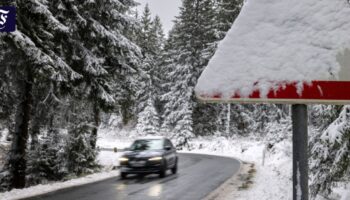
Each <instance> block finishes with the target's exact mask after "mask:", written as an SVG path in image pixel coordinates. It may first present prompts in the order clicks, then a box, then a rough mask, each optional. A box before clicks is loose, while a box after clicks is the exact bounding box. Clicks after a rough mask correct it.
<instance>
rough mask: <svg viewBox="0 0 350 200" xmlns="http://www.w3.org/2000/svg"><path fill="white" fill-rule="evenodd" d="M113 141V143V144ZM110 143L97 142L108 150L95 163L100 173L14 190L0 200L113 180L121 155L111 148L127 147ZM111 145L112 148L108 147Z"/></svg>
mask: <svg viewBox="0 0 350 200" xmlns="http://www.w3.org/2000/svg"><path fill="white" fill-rule="evenodd" d="M113 141H114V142H113ZM113 141H110V140H108V139H107V138H103V139H101V140H99V144H100V147H101V148H106V149H110V150H103V151H100V153H99V155H98V157H97V161H98V163H99V164H100V165H101V166H102V167H103V168H102V170H101V172H99V173H95V174H91V175H88V176H84V177H81V178H76V179H72V180H68V181H64V182H52V183H49V184H44V185H36V186H32V187H29V188H25V189H15V190H11V191H9V192H5V193H0V199H1V200H15V199H22V198H28V197H33V196H38V195H42V194H46V193H49V192H54V191H57V190H61V189H65V188H71V187H76V186H80V185H85V184H89V183H94V182H98V181H102V180H105V179H109V178H113V177H117V176H119V171H118V170H115V168H116V167H117V166H118V165H119V162H118V158H119V157H120V155H121V154H122V153H120V152H114V151H113V150H112V148H115V147H116V148H117V149H122V148H125V147H126V146H128V145H129V143H128V142H125V143H122V142H120V141H119V142H115V141H117V140H113ZM109 143H110V144H111V145H112V146H110V145H108V144H109ZM101 144H102V145H103V144H105V146H101Z"/></svg>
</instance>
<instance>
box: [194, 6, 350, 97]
mask: <svg viewBox="0 0 350 200" xmlns="http://www.w3.org/2000/svg"><path fill="white" fill-rule="evenodd" d="M349 18H350V4H349V3H348V1H347V0H333V1H329V0H305V1H290V0H259V1H257V0H248V1H246V3H245V4H244V6H243V8H242V11H241V13H240V15H239V16H238V18H237V20H236V21H235V23H234V25H233V27H232V28H231V30H230V31H229V32H228V34H227V36H226V38H225V39H224V40H223V41H222V42H221V43H220V45H219V48H218V50H217V52H216V53H215V55H214V57H213V58H212V60H211V61H210V63H209V64H208V66H207V68H206V69H205V70H204V72H203V74H202V75H201V77H200V78H199V81H198V84H197V86H196V89H195V90H196V93H197V95H208V96H215V95H221V96H222V97H223V98H229V97H231V96H232V95H234V94H239V95H240V96H241V97H248V96H249V95H250V94H251V93H252V92H253V91H255V90H259V91H260V94H261V96H262V97H264V96H266V95H267V93H268V91H269V90H270V88H276V87H277V82H284V83H288V82H293V81H298V82H300V83H301V82H304V81H306V82H309V81H311V80H343V79H346V77H347V78H348V79H349V78H350V62H349V57H350V50H349V49H350V37H349V32H350V20H349ZM300 86H302V84H300ZM277 88H278V87H277ZM300 89H301V88H300Z"/></svg>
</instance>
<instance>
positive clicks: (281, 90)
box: [197, 81, 350, 104]
mask: <svg viewBox="0 0 350 200" xmlns="http://www.w3.org/2000/svg"><path fill="white" fill-rule="evenodd" d="M279 84H280V86H278V87H277V88H276V87H275V88H273V89H270V90H269V91H268V93H267V95H266V96H265V97H262V96H261V93H260V91H259V90H255V91H253V92H252V93H251V94H250V95H249V96H248V97H246V96H245V97H242V96H240V95H239V93H235V92H233V95H232V96H230V97H229V98H227V97H226V98H225V97H223V96H222V95H221V94H219V93H218V94H214V95H211V96H210V95H206V94H205V93H199V94H197V97H198V98H199V99H200V100H202V101H206V102H222V101H226V102H238V103H281V104H283V103H286V104H297V103H298V104H308V103H310V104H311V103H319V104H350V81H312V82H304V83H302V85H299V83H298V82H294V83H283V82H281V83H279ZM299 87H300V88H301V89H299ZM299 90H300V91H299Z"/></svg>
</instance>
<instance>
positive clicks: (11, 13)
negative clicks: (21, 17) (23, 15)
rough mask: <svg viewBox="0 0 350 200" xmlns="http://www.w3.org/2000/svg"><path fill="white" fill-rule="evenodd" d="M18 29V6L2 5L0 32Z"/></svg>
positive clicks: (0, 9)
mask: <svg viewBox="0 0 350 200" xmlns="http://www.w3.org/2000/svg"><path fill="white" fill-rule="evenodd" d="M13 31H16V7H14V6H0V32H13Z"/></svg>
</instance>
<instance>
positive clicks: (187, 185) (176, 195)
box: [30, 154, 240, 200]
mask: <svg viewBox="0 0 350 200" xmlns="http://www.w3.org/2000/svg"><path fill="white" fill-rule="evenodd" d="M239 168H240V162H239V161H237V160H234V159H232V158H225V157H217V156H209V155H198V154H179V171H178V174H176V175H172V174H170V173H169V172H168V174H167V176H166V177H165V178H163V179H160V178H158V176H157V175H148V176H145V177H143V178H137V177H130V178H129V177H128V179H126V180H120V179H119V178H111V179H108V180H105V181H101V182H97V183H91V184H88V185H84V186H79V187H74V188H69V189H63V190H59V191H56V192H53V193H49V194H45V195H42V196H38V197H33V198H30V200H124V199H125V200H155V199H157V200H158V199H159V200H179V199H181V200H197V199H198V200H200V199H203V198H204V197H206V196H207V195H208V194H210V193H211V192H212V191H214V190H215V189H216V188H217V187H219V186H220V185H221V184H222V183H223V182H225V181H226V180H227V179H228V178H230V177H231V176H233V175H234V174H235V173H237V172H238V171H239Z"/></svg>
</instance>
